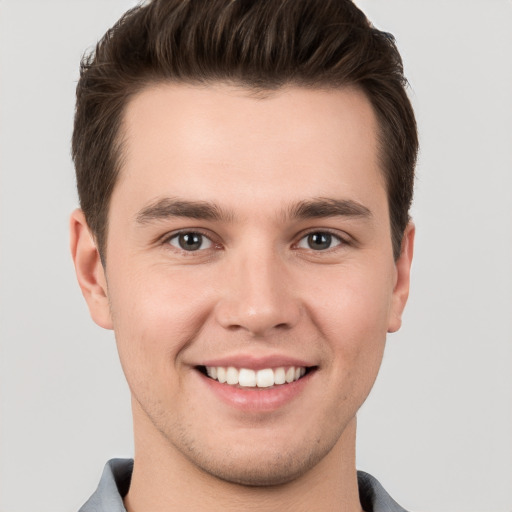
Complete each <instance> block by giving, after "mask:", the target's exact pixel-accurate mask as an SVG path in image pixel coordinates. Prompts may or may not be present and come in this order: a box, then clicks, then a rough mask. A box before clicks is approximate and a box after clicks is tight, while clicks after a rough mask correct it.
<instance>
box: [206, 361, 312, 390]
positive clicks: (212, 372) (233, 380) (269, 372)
mask: <svg viewBox="0 0 512 512" xmlns="http://www.w3.org/2000/svg"><path fill="white" fill-rule="evenodd" d="M206 374H207V375H208V377H210V378H211V379H214V380H218V381H219V382H220V383H221V384H224V383H226V384H229V385H231V386H236V385H239V386H241V387H245V388H254V387H259V388H269V387H271V386H275V385H281V384H285V383H286V384H290V383H291V382H294V381H296V380H299V379H300V378H301V377H303V376H304V375H305V374H306V368H305V367H303V366H297V367H295V366H289V367H283V366H281V367H279V368H264V369H262V370H258V371H255V370H250V369H248V368H240V369H239V370H238V369H237V368H235V367H234V366H228V367H227V368H226V367H224V366H207V367H206Z"/></svg>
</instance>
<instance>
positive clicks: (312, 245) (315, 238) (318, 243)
mask: <svg viewBox="0 0 512 512" xmlns="http://www.w3.org/2000/svg"><path fill="white" fill-rule="evenodd" d="M340 244H341V240H340V239H339V238H338V237H337V236H335V235H331V233H326V232H325V231H316V232H314V233H309V234H308V235H306V236H305V237H304V238H302V239H301V240H300V242H299V243H298V244H297V246H298V247H300V248H301V249H312V250H314V251H325V250H326V249H331V248H332V247H336V246H337V245H340Z"/></svg>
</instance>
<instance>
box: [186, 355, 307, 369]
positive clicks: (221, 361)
mask: <svg viewBox="0 0 512 512" xmlns="http://www.w3.org/2000/svg"><path fill="white" fill-rule="evenodd" d="M196 366H222V367H229V366H233V367H235V368H247V369H249V370H262V369H264V368H279V367H282V366H295V367H305V368H308V367H311V366H315V365H314V364H312V363H311V362H310V361H305V360H303V359H298V358H296V357H291V356H287V355H280V354H274V355H267V356H254V355H248V354H235V355H231V356H223V357H219V358H212V359H208V360H206V361H203V362H201V363H199V364H198V365H196Z"/></svg>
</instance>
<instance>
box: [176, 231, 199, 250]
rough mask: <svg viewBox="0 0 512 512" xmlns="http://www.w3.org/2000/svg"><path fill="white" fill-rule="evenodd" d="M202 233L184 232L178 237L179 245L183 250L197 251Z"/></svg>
mask: <svg viewBox="0 0 512 512" xmlns="http://www.w3.org/2000/svg"><path fill="white" fill-rule="evenodd" d="M202 238H203V237H202V235H200V234H199V233H184V234H181V235H180V237H179V242H180V247H181V248H182V249H184V250H185V251H197V249H199V248H200V247H201V242H202Z"/></svg>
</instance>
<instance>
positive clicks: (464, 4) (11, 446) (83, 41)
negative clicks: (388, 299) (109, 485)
mask: <svg viewBox="0 0 512 512" xmlns="http://www.w3.org/2000/svg"><path fill="white" fill-rule="evenodd" d="M358 3H359V4H360V5H361V6H362V7H363V8H364V9H365V10H366V12H367V13H368V15H369V16H370V18H371V19H372V20H373V21H374V23H375V24H376V25H377V26H378V27H380V28H384V29H386V30H388V31H390V32H392V33H394V34H395V35H396V37H397V40H398V44H399V47H400V48H401V51H402V54H403V57H404V60H405V65H406V71H407V75H408V77H409V80H410V82H411V86H412V90H411V96H412V99H413V102H414V105H415V107H416V111H417V116H418V121H419V124H420V131H421V144H422V151H421V157H420V164H419V167H418V181H417V193H416V202H415V206H414V210H413V215H414V219H415V221H416V224H417V231H418V236H417V246H416V256H415V261H414V265H413V285H412V293H411V298H410V303H409V306H408V309H407V311H406V315H405V324H404V327H403V329H402V331H401V332H400V333H398V334H395V335H392V336H390V338H389V343H388V347H387V352H386V355H385V359H384V364H383V367H382V371H381V375H380V377H379V379H378V381H377V385H376V387H375V389H374V391H373V392H372V394H371V396H370V398H369V400H368V401H367V403H366V404H365V405H364V406H363V409H362V411H361V413H360V416H359V438H358V466H359V467H360V468H361V469H365V470H367V471H370V472H372V473H373V474H374V475H375V476H377V477H378V478H379V479H380V480H381V481H382V483H383V484H384V486H385V487H386V488H388V489H389V491H390V493H391V494H392V495H393V496H395V497H396V499H397V500H398V501H399V502H401V503H402V504H403V505H404V506H405V507H406V508H410V509H412V510H414V511H423V512H427V511H428V512H457V511H463V512H490V511H493V512H510V511H511V510H512V491H511V483H512V442H511V436H512V434H511V433H512V372H511V365H512V343H511V341H512V320H511V318H512V315H511V312H512V267H511V262H512V177H511V176H512V151H511V146H512V144H511V143H512V141H511V138H512V137H511V134H512V122H511V118H512V93H511V86H512V55H511V54H512V31H511V29H510V27H511V26H512V3H511V1H509V0H479V1H478V0H360V1H359V2H358ZM133 4H134V2H133V1H129V0H109V1H106V0H81V1H80V0H61V1H56V0H45V1H40V0H33V1H29V0H3V1H1V2H0V58H1V63H0V66H1V67H0V71H1V75H0V109H1V111H0V114H1V124H0V130H1V131H0V144H1V147H0V158H1V160H0V163H1V175H0V179H1V183H0V201H1V202H0V221H1V223H0V228H1V233H0V235H1V238H0V243H1V246H0V336H1V345H0V379H1V380H0V385H1V387H0V393H1V395H0V415H1V416H0V485H1V489H0V511H1V512H27V511H29V510H38V511H41V512H58V511H65V510H70V511H72V510H77V509H78V507H79V506H80V505H81V504H82V503H83V501H85V499H86V498H87V497H88V496H89V494H90V493H91V492H92V491H93V489H94V487H95V486H96V484H97V480H98V478H99V476H100V472H101V469H102V467H103V464H104V462H105V461H106V460H107V459H108V458H110V457H113V456H129V455H130V454H131V453H132V441H131V417H130V410H129V393H128V390H127V386H126V384H125V383H124V378H123V376H122V373H121V370H120V367H119V364H118V361H117V355H116V352H115V346H114V341H113V336H112V334H111V333H110V332H106V331H103V330H101V329H100V328H99V327H97V326H95V325H94V324H93V323H92V321H91V320H90V319H89V316H88V313H87V309H86V306H85V303H84V301H83V300H82V297H81V295H80V291H79V288H78V286H77V284H76V283H75V278H74V272H73V268H72V264H71V259H70V256H69V251H68V235H67V222H68V220H67V219H68V214H69V212H70V211H71V210H72V209H73V208H74V207H76V205H77V200H76V194H75V191H74V177H73V167H72V164H71V161H70V157H69V140H70V135H71V127H72V116H73V105H74V87H75V83H76V79H77V74H78V62H79V58H80V55H81V53H82V51H83V50H84V49H85V48H86V47H89V46H90V45H92V44H93V43H94V42H95V41H96V40H97V38H99V37H100V36H101V35H102V33H103V32H104V30H105V29H106V28H107V27H108V26H110V25H111V24H112V23H113V22H114V21H115V20H116V19H117V18H118V16H119V15H120V14H121V13H122V12H123V11H124V10H125V9H126V8H127V7H129V6H131V5H133Z"/></svg>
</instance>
